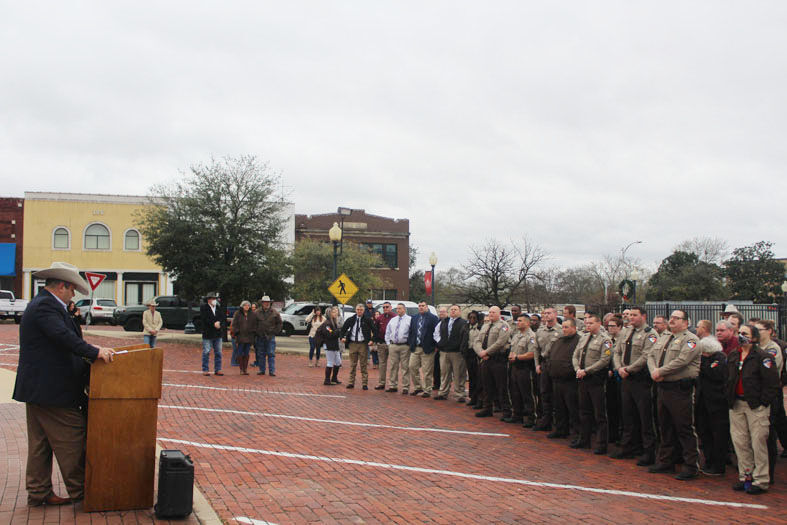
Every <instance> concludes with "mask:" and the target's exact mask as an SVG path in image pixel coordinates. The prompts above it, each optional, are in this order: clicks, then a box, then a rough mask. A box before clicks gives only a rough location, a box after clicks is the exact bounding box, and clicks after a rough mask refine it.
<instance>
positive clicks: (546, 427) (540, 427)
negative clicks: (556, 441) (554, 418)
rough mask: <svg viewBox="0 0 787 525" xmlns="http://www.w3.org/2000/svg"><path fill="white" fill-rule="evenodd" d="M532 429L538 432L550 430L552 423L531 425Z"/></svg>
mask: <svg viewBox="0 0 787 525" xmlns="http://www.w3.org/2000/svg"><path fill="white" fill-rule="evenodd" d="M533 430H536V431H538V432H549V431H550V430H552V425H543V424H538V425H536V426H534V427H533Z"/></svg>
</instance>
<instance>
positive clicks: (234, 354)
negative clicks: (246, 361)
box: [230, 337, 240, 366]
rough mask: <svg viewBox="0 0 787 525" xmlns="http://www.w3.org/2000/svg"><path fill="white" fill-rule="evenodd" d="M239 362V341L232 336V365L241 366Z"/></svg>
mask: <svg viewBox="0 0 787 525" xmlns="http://www.w3.org/2000/svg"><path fill="white" fill-rule="evenodd" d="M239 365H240V363H238V342H237V341H236V340H235V338H234V337H233V338H232V359H230V366H239Z"/></svg>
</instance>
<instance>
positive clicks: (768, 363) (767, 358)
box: [762, 357, 773, 368]
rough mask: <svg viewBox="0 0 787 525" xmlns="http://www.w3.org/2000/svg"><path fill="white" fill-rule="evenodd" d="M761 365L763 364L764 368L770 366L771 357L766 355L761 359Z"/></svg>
mask: <svg viewBox="0 0 787 525" xmlns="http://www.w3.org/2000/svg"><path fill="white" fill-rule="evenodd" d="M762 366H764V367H765V368H770V367H771V366H773V359H771V358H770V357H766V358H765V359H763V360H762Z"/></svg>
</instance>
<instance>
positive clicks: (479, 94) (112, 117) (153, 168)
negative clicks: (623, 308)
mask: <svg viewBox="0 0 787 525" xmlns="http://www.w3.org/2000/svg"><path fill="white" fill-rule="evenodd" d="M0 5H1V6H2V8H1V10H0V12H1V13H2V16H1V17H0V43H2V48H3V49H4V50H5V52H4V53H2V55H0V68H1V69H0V70H1V71H2V78H3V80H2V82H0V158H1V159H2V162H0V174H1V177H0V178H2V189H1V190H0V195H3V196H22V195H23V193H24V192H25V191H68V192H93V193H118V194H146V193H147V192H148V189H149V187H150V186H151V185H152V184H154V183H157V182H163V181H166V180H169V179H172V178H174V177H177V176H178V173H179V172H180V171H182V170H185V169H187V168H188V166H189V165H190V164H193V163H195V162H202V161H206V160H208V159H209V158H210V156H211V155H213V156H216V157H220V156H224V155H238V154H245V153H248V154H255V155H257V156H258V157H259V158H261V159H264V160H267V161H268V162H269V163H270V164H271V166H272V167H274V168H275V169H276V170H278V171H280V172H281V173H282V175H283V180H284V185H285V187H286V189H287V190H288V191H289V194H290V196H291V199H292V200H293V201H294V203H295V208H296V211H297V212H298V213H323V212H330V211H334V210H335V209H336V207H337V206H348V207H353V208H364V209H366V210H367V212H369V213H375V214H378V215H384V216H389V217H402V218H404V217H406V218H409V219H410V231H411V243H412V244H414V245H415V246H417V247H418V248H419V250H420V258H419V263H420V265H421V266H423V267H426V265H427V259H428V256H429V253H431V252H432V251H435V252H436V253H437V256H438V259H439V262H438V269H439V268H443V269H445V268H447V267H448V266H451V265H458V264H460V263H461V262H462V261H463V260H464V259H465V258H466V254H467V246H468V245H469V244H473V243H476V244H477V243H481V242H483V241H484V240H485V239H487V238H489V237H496V238H499V239H508V238H513V239H517V238H519V237H521V235H522V234H524V233H528V234H529V235H530V236H531V238H532V239H533V240H535V241H536V242H538V243H539V244H540V245H541V246H542V247H543V248H544V249H546V250H547V251H548V252H550V253H551V255H552V261H551V263H552V264H556V265H561V266H567V265H574V264H582V263H585V262H589V261H592V260H595V259H599V258H600V257H601V256H602V255H603V254H608V253H616V252H619V251H620V250H621V248H623V247H624V246H625V245H627V244H629V243H630V242H632V241H635V240H642V241H644V243H643V244H638V245H635V246H633V247H632V248H631V249H630V250H629V252H628V254H629V256H632V257H638V258H640V259H641V260H642V262H643V263H645V264H648V265H652V266H654V267H655V266H656V265H657V264H658V262H659V261H660V260H661V259H662V258H664V257H666V256H667V255H669V253H670V252H671V249H672V248H673V247H674V246H675V244H677V243H678V242H680V241H681V240H684V239H686V238H689V237H693V236H697V235H712V236H720V237H723V238H725V239H726V240H727V241H728V242H729V244H730V247H737V246H743V245H747V244H752V243H754V242H756V241H758V240H761V239H765V240H771V241H774V242H775V243H776V244H775V248H774V250H775V252H776V255H777V256H782V257H787V229H785V228H784V217H785V197H786V196H787V195H786V193H787V192H786V191H785V189H787V182H785V180H784V171H785V166H787V146H785V144H787V133H786V131H787V67H785V64H787V31H785V29H784V28H785V27H787V2H784V1H770V2H769V1H757V2H740V1H736V2H725V1H720V0H713V1H708V2H685V1H680V2H631V1H621V2H602V1H596V2H586V1H576V2H543V1H539V2H525V1H522V0H520V1H514V2H502V1H493V2H461V1H456V0H452V1H445V2H436V1H435V2H430V1H423V0H421V1H418V2H407V1H396V2H383V1H375V2H369V1H361V0H358V1H346V2H331V1H326V0H322V1H315V2H299V1H290V2H259V1H257V2H163V1H162V2H139V1H135V2H117V1H115V2H35V1H30V2H14V1H10V0H1V1H0Z"/></svg>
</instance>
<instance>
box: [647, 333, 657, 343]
mask: <svg viewBox="0 0 787 525" xmlns="http://www.w3.org/2000/svg"><path fill="white" fill-rule="evenodd" d="M656 339H658V337H656V335H655V334H650V335H649V336H648V341H650V343H651V344H653V343H655V342H656Z"/></svg>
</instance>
